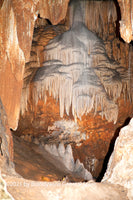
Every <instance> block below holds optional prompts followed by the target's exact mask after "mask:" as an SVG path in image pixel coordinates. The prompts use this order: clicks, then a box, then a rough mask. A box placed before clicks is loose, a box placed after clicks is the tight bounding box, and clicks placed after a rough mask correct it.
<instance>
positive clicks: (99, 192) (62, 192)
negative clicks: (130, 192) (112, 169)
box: [4, 176, 128, 200]
mask: <svg viewBox="0 0 133 200" xmlns="http://www.w3.org/2000/svg"><path fill="white" fill-rule="evenodd" d="M4 179H5V181H6V183H7V190H8V192H9V193H10V194H11V195H12V197H13V198H14V199H15V200H25V199H28V200H36V199H39V200H112V199H113V200H119V199H120V200H128V198H127V193H126V191H125V190H124V189H123V188H122V187H121V186H119V185H111V184H108V183H95V182H87V183H64V182H60V181H55V182H45V181H44V182H40V181H30V180H26V179H23V178H18V177H12V176H5V177H4Z"/></svg>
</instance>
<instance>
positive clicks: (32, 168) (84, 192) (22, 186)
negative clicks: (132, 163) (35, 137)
mask: <svg viewBox="0 0 133 200" xmlns="http://www.w3.org/2000/svg"><path fill="white" fill-rule="evenodd" d="M49 161H50V158H49V159H47V160H46V159H44V157H43V159H42V155H41V152H40V150H39V149H38V146H37V145H35V144H30V143H28V142H25V141H23V140H22V139H21V138H18V137H14V163H15V170H16V172H17V174H15V175H11V174H10V175H9V174H2V176H3V178H4V180H5V181H6V185H7V190H8V192H9V193H10V194H11V195H12V197H13V198H14V199H15V200H25V199H28V200H36V199H39V200H45V199H46V200H112V199H113V200H118V199H121V200H128V198H127V191H126V190H125V189H124V188H123V187H121V186H119V185H112V184H109V183H107V182H104V183H96V182H94V181H92V180H91V181H88V182H80V180H75V179H73V177H71V174H68V177H69V178H70V179H71V180H72V181H73V182H75V183H71V182H67V181H66V180H64V179H63V177H64V175H65V173H64V172H63V171H62V169H61V167H62V166H60V168H59V167H58V169H57V168H56V167H55V166H53V165H51V163H50V162H49ZM18 174H19V175H20V176H19V175H18ZM76 181H78V182H76Z"/></svg>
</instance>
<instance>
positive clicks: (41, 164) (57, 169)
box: [13, 136, 83, 182]
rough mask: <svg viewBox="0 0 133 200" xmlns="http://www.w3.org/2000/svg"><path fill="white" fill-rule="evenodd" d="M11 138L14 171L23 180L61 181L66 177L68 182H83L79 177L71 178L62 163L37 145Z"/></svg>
mask: <svg viewBox="0 0 133 200" xmlns="http://www.w3.org/2000/svg"><path fill="white" fill-rule="evenodd" d="M13 138H14V139H13V140H14V164H15V171H16V172H17V173H18V174H19V175H20V176H22V177H23V178H25V179H28V180H34V181H62V180H63V179H64V177H66V176H67V180H69V181H70V182H80V181H83V179H81V178H79V177H73V175H72V174H71V172H70V171H68V170H67V169H66V168H65V166H64V165H63V164H62V163H60V162H59V161H57V160H56V159H55V158H54V157H53V156H51V155H50V154H48V152H46V151H45V150H44V149H42V148H40V146H39V145H36V144H33V143H30V142H26V141H24V140H23V139H21V138H20V137H16V136H14V137H13ZM53 163H54V164H53Z"/></svg>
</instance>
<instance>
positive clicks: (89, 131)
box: [16, 1, 132, 177]
mask: <svg viewBox="0 0 133 200" xmlns="http://www.w3.org/2000/svg"><path fill="white" fill-rule="evenodd" d="M83 6H84V5H83ZM70 7H71V6H70ZM71 9H72V8H69V12H68V14H67V17H66V22H65V25H63V24H60V25H58V26H55V27H53V26H50V25H47V26H46V24H45V26H42V25H41V26H37V27H36V29H35V31H34V37H33V43H32V50H31V57H30V61H29V62H27V63H26V70H25V74H24V87H23V93H22V99H21V117H20V121H19V126H18V130H17V132H16V134H18V135H34V137H38V136H39V137H40V135H42V136H43V137H44V138H45V139H44V140H45V142H46V141H47V142H46V143H48V142H50V143H56V144H58V143H59V141H63V142H64V143H66V144H67V143H71V144H72V147H73V151H74V156H75V159H76V158H80V160H81V162H83V163H84V165H85V167H86V168H87V169H88V170H89V171H91V173H92V174H93V176H94V177H97V176H98V175H99V173H100V171H101V168H102V164H103V160H104V157H105V155H106V153H107V151H108V148H109V144H110V141H111V139H112V138H113V137H114V134H115V132H117V131H116V130H117V128H119V127H120V126H122V125H123V124H124V121H125V120H126V119H127V117H129V116H132V105H131V103H130V97H128V96H127V95H126V101H125V100H124V95H123V94H122V95H121V96H120V98H119V99H118V110H119V114H118V120H117V123H116V124H115V125H114V124H113V123H112V122H107V120H106V119H105V118H104V117H103V118H102V117H101V116H100V115H98V114H96V115H95V116H94V110H92V111H91V112H90V113H89V114H87V115H83V116H82V119H81V120H80V119H77V124H78V125H77V127H76V128H75V126H73V127H71V128H70V127H69V126H71V125H72V124H73V123H74V118H73V116H72V112H71V109H70V113H69V116H67V114H66V112H64V116H63V119H62V118H61V117H60V104H59V102H58V98H57V99H54V98H53V96H52V95H50V93H49V94H47V100H46V102H45V103H44V100H43V97H42V96H41V92H40V93H39V92H37V91H36V90H34V76H35V74H36V72H37V69H38V67H41V66H42V65H43V63H45V62H46V57H47V52H46V53H45V54H46V55H45V54H44V52H43V51H42V50H43V49H44V48H45V46H46V45H47V44H48V42H49V40H50V39H52V38H53V37H55V36H56V35H60V34H61V33H62V32H64V31H65V30H68V29H69V28H70V27H71V26H72V22H71V20H70V18H69V16H72V14H73V10H71ZM88 10H89V12H87V11H88ZM95 10H97V12H95ZM103 10H104V14H103ZM84 13H85V24H86V26H87V27H88V28H89V29H90V30H91V31H93V32H96V33H97V35H98V36H99V37H101V38H102V39H103V41H104V43H105V48H106V52H107V53H108V56H109V58H110V59H111V60H116V61H117V62H119V63H120V66H123V67H125V69H126V68H128V64H129V60H128V59H127V57H130V56H129V54H130V53H129V45H127V44H125V43H124V42H123V41H120V40H119V38H117V37H116V35H117V34H116V24H115V22H116V19H117V16H116V8H115V5H114V4H113V2H110V1H109V2H99V1H98V2H92V1H90V2H87V3H86V6H85V12H84ZM108 13H109V15H108ZM90 18H93V19H94V20H93V21H94V23H92V20H90ZM99 20H100V21H99ZM68 41H70V40H67V41H66V45H67V42H68ZM57 46H58V44H57ZM47 48H48V47H47ZM69 51H70V49H69ZM55 52H56V50H55V51H53V53H54V55H55ZM54 55H53V56H54ZM59 56H60V57H61V53H60V52H59ZM66 56H67V55H66ZM49 58H50V56H49ZM70 60H71V61H72V59H70ZM47 64H48V63H47ZM54 64H56V63H54ZM40 71H41V69H40ZM42 72H43V71H42ZM42 72H41V73H40V76H41V75H42ZM128 72H129V71H128ZM56 73H57V72H56ZM129 74H130V72H129ZM129 74H128V75H129ZM128 78H129V76H128ZM63 84H64V83H62V85H61V86H62V87H63ZM44 85H45V84H44ZM44 85H43V87H42V88H44ZM55 85H56V84H55ZM48 88H49V89H48V90H50V86H49V87H48ZM66 90H67V89H66ZM66 90H64V91H65V92H66ZM51 91H52V89H51ZM122 93H123V92H122ZM38 94H39V96H40V97H38V98H37V96H38ZM35 99H38V100H37V101H36V102H35V101H34V100H35ZM25 103H26V106H24V105H25ZM23 106H24V107H23ZM25 108H26V110H25ZM69 122H70V123H69ZM70 124H71V125H70ZM51 127H52V128H51ZM62 127H63V128H62Z"/></svg>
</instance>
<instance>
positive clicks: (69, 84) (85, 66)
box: [22, 9, 130, 123]
mask: <svg viewBox="0 0 133 200" xmlns="http://www.w3.org/2000/svg"><path fill="white" fill-rule="evenodd" d="M78 12H81V9H78V10H76V11H75V14H74V20H75V21H73V25H72V27H71V29H69V30H68V31H66V32H64V33H63V34H60V35H58V36H56V37H55V38H54V39H52V40H51V41H50V42H49V43H48V44H47V46H46V47H45V48H44V62H43V66H42V67H41V68H38V69H37V71H36V73H35V76H34V78H33V79H32V84H33V87H34V88H33V99H34V101H35V103H36V104H37V103H38V100H39V99H42V98H43V99H44V103H46V99H47V91H48V93H49V96H53V97H54V99H56V100H57V101H58V100H59V104H60V116H61V117H63V115H64V112H66V113H67V115H69V111H70V108H71V107H72V114H73V116H74V118H75V119H76V118H77V117H78V118H79V119H81V117H82V116H83V115H84V114H88V113H89V112H90V111H92V110H93V109H94V114H96V113H98V114H100V115H101V116H102V117H105V118H106V119H107V120H108V121H113V122H114V123H116V121H117V116H118V106H117V104H116V100H117V99H118V98H119V97H120V95H121V93H122V92H123V93H124V94H125V95H127V93H129V92H130V90H129V84H128V81H129V80H128V79H129V76H128V73H127V71H126V70H125V68H124V67H122V66H120V65H119V64H118V63H116V62H115V61H113V60H111V59H110V58H109V57H108V56H107V54H106V51H105V47H104V43H103V42H102V40H101V39H100V38H98V37H97V36H96V34H94V33H92V32H91V31H89V30H88V29H87V27H86V26H85V24H84V23H83V22H82V21H83V19H82V13H79V15H78ZM110 12H111V13H112V11H110ZM110 15H111V14H110ZM76 16H77V17H76ZM83 18H84V17H83ZM26 93H27V94H25V95H27V96H28V91H27V92H26ZM128 96H129V97H130V94H128ZM23 98H24V99H25V101H26V100H27V99H28V98H27V97H23ZM26 104H27V103H26V102H25V105H24V102H23V105H22V107H23V110H24V108H26Z"/></svg>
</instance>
